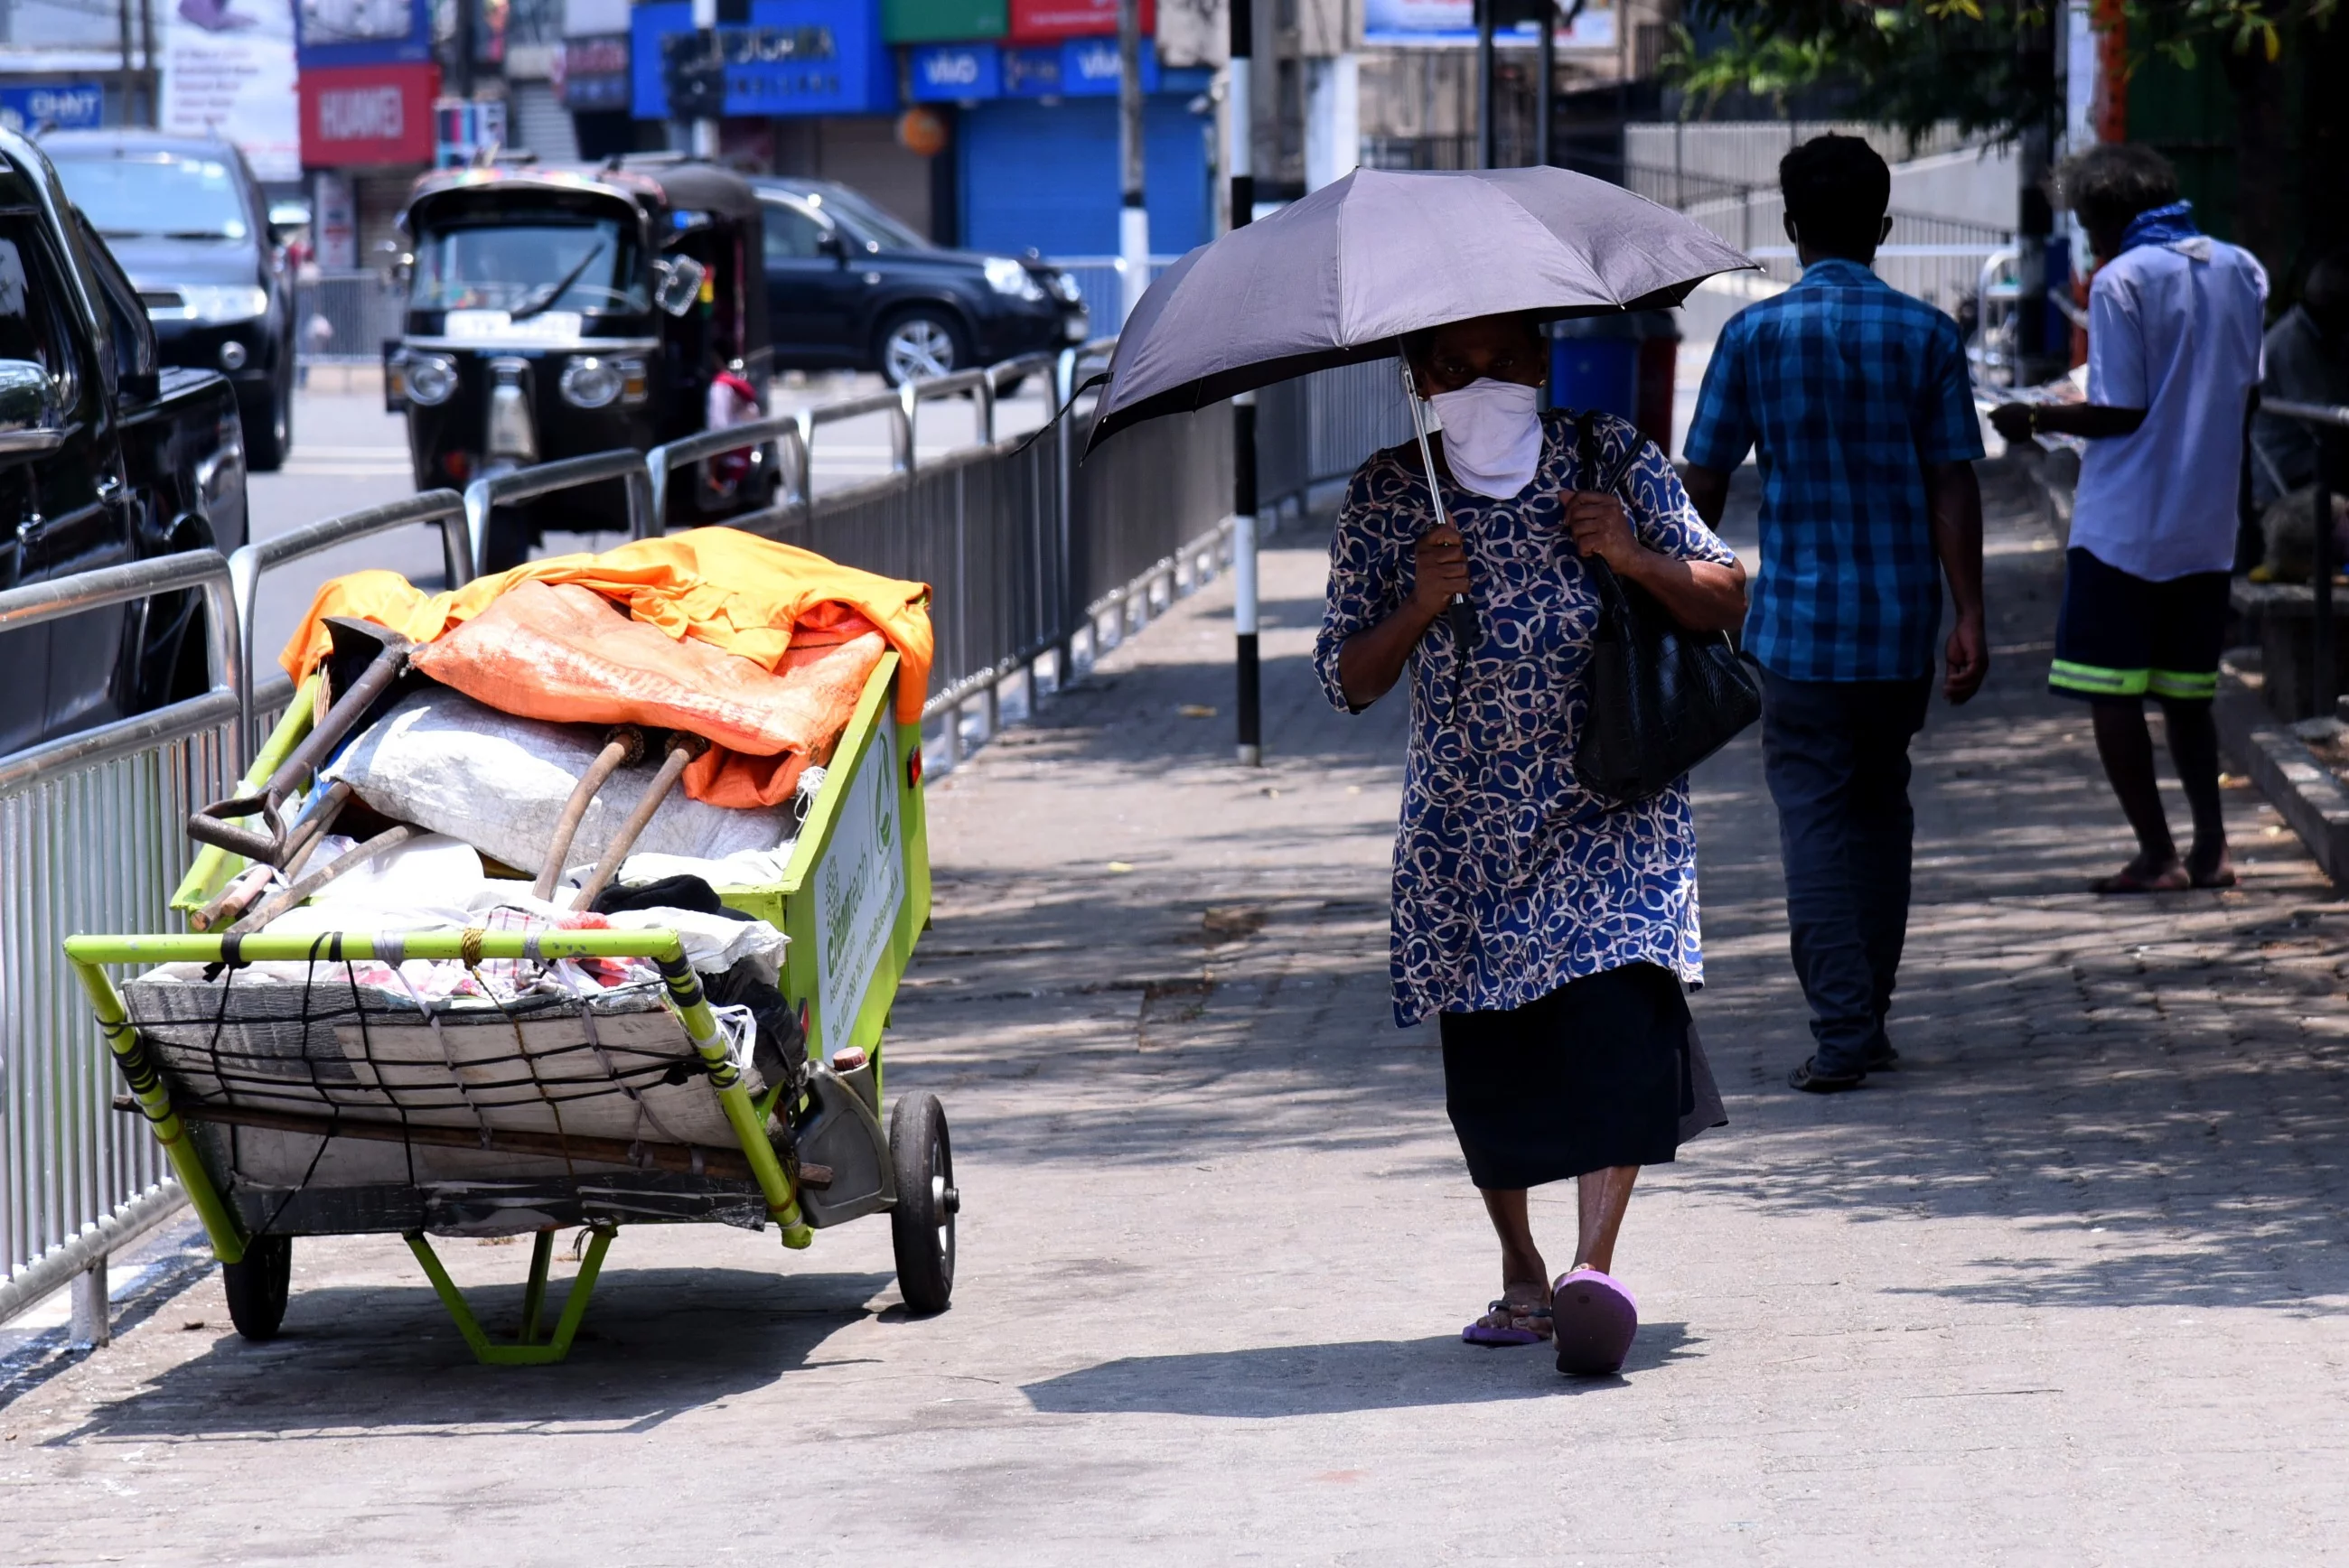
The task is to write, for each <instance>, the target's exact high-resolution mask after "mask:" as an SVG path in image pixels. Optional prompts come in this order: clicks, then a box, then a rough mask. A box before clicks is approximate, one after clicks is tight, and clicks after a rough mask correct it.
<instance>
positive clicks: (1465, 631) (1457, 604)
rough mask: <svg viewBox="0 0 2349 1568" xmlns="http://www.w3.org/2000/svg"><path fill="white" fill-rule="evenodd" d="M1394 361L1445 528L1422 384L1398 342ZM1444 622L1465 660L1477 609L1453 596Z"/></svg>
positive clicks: (1473, 639) (1429, 488) (1432, 499)
mask: <svg viewBox="0 0 2349 1568" xmlns="http://www.w3.org/2000/svg"><path fill="white" fill-rule="evenodd" d="M1395 359H1396V363H1397V364H1399V365H1401V366H1402V397H1403V401H1404V402H1405V403H1407V404H1409V405H1410V406H1411V429H1412V434H1413V435H1414V436H1417V437H1418V438H1419V466H1420V469H1421V471H1422V472H1423V473H1424V474H1426V476H1427V499H1428V500H1429V501H1430V502H1431V503H1433V506H1434V508H1435V526H1436V527H1438V528H1442V527H1444V525H1445V524H1446V523H1448V522H1450V521H1452V519H1451V516H1450V515H1449V514H1448V513H1447V512H1445V511H1444V487H1443V485H1441V484H1440V483H1438V482H1437V480H1436V478H1435V453H1434V451H1433V449H1432V448H1430V447H1429V446H1428V444H1427V418H1426V416H1425V415H1424V414H1423V413H1422V412H1421V410H1420V407H1419V404H1420V397H1419V383H1418V382H1416V381H1414V380H1413V378H1412V374H1411V359H1410V357H1409V356H1406V355H1405V354H1404V353H1403V351H1402V340H1401V339H1399V338H1398V339H1397V340H1396V342H1395ZM1444 619H1445V620H1446V621H1447V622H1449V623H1450V624H1451V626H1452V645H1453V646H1454V647H1455V648H1457V649H1459V650H1460V652H1461V655H1463V656H1465V655H1466V654H1467V652H1468V650H1469V649H1470V648H1472V647H1474V646H1475V644H1476V606H1475V605H1474V604H1472V603H1469V602H1468V595H1467V594H1465V593H1454V595H1452V603H1451V604H1450V606H1449V607H1448V608H1447V609H1446V610H1445V611H1444Z"/></svg>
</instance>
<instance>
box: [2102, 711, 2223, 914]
mask: <svg viewBox="0 0 2349 1568" xmlns="http://www.w3.org/2000/svg"><path fill="white" fill-rule="evenodd" d="M2089 707H2090V708H2091V710H2092V711H2093V712H2094V714H2095V727H2096V756H2097V757H2098V758H2100V759H2101V760H2102V761H2103V763H2104V765H2105V777H2106V779H2110V780H2112V786H2113V793H2114V794H2116V795H2117V796H2119V797H2120V802H2121V811H2122V812H2123V814H2124V815H2126V816H2127V818H2128V823H2129V826H2130V827H2131V828H2132V829H2134V830H2136V832H2137V859H2135V860H2133V861H2130V862H2129V864H2128V873H2129V874H2130V875H2132V876H2135V877H2137V878H2138V879H2139V880H2141V881H2145V882H2151V881H2153V880H2154V879H2155V878H2157V877H2159V876H2161V875H2162V874H2163V873H2165V872H2168V873H2172V874H2173V875H2174V874H2175V873H2176V872H2177V871H2178V844H2177V841H2175V840H2173V839H2172V838H2171V837H2170V836H2169V819H2168V815H2167V814H2165V813H2164V812H2163V810H2162V809H2161V789H2160V786H2159V785H2158V783H2156V782H2155V779H2154V776H2153V735H2152V733H2151V732H2150V731H2149V730H2147V728H2146V724H2145V706H2144V704H2142V703H2140V702H2139V701H2137V699H2136V698H2135V697H2131V698H2128V699H2127V700H2126V701H2121V702H2095V703H2091V704H2090V705H2089ZM2212 783H2213V784H2214V785H2215V784H2216V783H2217V779H2215V778H2214V779H2212ZM2212 792H2213V794H2215V793H2216V790H2215V789H2214V790H2213V791H2212ZM2179 880H2181V881H2182V880H2183V879H2179Z"/></svg>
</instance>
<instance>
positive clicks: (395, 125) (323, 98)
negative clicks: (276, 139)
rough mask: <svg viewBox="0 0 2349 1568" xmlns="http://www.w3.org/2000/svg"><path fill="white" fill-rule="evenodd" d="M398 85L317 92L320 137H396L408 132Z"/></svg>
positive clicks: (372, 138) (347, 139)
mask: <svg viewBox="0 0 2349 1568" xmlns="http://www.w3.org/2000/svg"><path fill="white" fill-rule="evenodd" d="M399 103H400V100H399V89H398V88H394V87H381V88H341V89H339V90H337V91H334V92H323V93H320V94H319V95H318V139H319V140H320V141H396V140H398V139H399V138H400V137H402V136H404V135H406V134H407V130H408V127H407V123H406V121H404V120H403V119H401V118H400V107H399Z"/></svg>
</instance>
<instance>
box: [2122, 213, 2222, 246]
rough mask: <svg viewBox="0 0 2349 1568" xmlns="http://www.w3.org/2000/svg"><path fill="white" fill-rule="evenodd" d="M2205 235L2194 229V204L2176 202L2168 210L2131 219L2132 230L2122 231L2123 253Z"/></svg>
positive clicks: (2129, 224) (2138, 215)
mask: <svg viewBox="0 0 2349 1568" xmlns="http://www.w3.org/2000/svg"><path fill="white" fill-rule="evenodd" d="M2200 232H2202V231H2201V230H2199V229H2198V228H2196V227H2195V226H2194V203H2193V202H2191V201H2172V202H2171V203H2170V204H2169V205H2168V206H2167V207H2151V208H2147V210H2146V211H2142V212H2139V213H2138V214H2137V216H2136V217H2134V218H2131V219H2130V220H2129V222H2128V227H2127V228H2126V229H2124V230H2122V231H2121V251H2122V252H2124V253H2126V252H2128V251H2134V250H2136V249H2137V247H2138V246H2139V245H2167V244H2169V243H2170V242H2173V241H2177V240H2190V239H2192V238H2193V237H2194V236H2195V235H2197V234H2199V233H2200Z"/></svg>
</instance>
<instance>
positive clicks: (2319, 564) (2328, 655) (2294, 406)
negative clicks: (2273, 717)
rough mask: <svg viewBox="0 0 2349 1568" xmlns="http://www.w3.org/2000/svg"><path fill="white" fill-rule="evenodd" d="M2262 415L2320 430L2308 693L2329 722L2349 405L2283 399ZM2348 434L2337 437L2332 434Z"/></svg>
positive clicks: (2313, 501) (2312, 515) (2267, 404)
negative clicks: (2337, 508)
mask: <svg viewBox="0 0 2349 1568" xmlns="http://www.w3.org/2000/svg"><path fill="white" fill-rule="evenodd" d="M2259 411H2260V412H2261V414H2269V415H2273V416H2274V417H2275V418H2279V419H2297V420H2299V421H2300V422H2301V423H2302V424H2303V425H2313V426H2315V427H2317V430H2316V432H2315V435H2316V480H2315V485H2314V491H2315V493H2314V494H2313V495H2311V496H2310V497H2309V521H2310V523H2311V528H2310V530H2309V533H2310V541H2309V542H2310V547H2311V555H2310V561H2309V569H2308V583H2309V588H2310V591H2311V599H2312V601H2313V602H2312V604H2311V606H2310V607H2311V609H2312V610H2313V613H2314V624H2313V627H2312V631H2313V636H2312V638H2311V648H2310V662H2311V663H2312V664H2313V665H2314V668H2313V670H2312V671H2311V672H2310V673H2311V675H2313V676H2314V679H2313V682H2312V683H2311V684H2310V686H2309V688H2308V689H2309V690H2311V691H2313V693H2314V694H2315V698H2316V701H2315V707H2316V712H2317V713H2318V714H2319V715H2321V716H2323V717H2327V718H2330V717H2333V708H2334V706H2335V699H2336V698H2337V697H2338V696H2339V695H2340V694H2339V692H2338V691H2337V689H2336V687H2337V686H2339V684H2340V683H2339V673H2340V667H2341V666H2340V665H2339V664H2337V663H2336V662H2335V655H2334V653H2333V647H2334V624H2333V573H2335V572H2337V571H2339V570H2340V569H2341V562H2337V561H2335V560H2334V559H2333V495H2334V493H2335V491H2336V490H2338V489H2339V488H2341V487H2342V486H2344V484H2349V474H2344V471H2343V469H2344V464H2343V461H2342V457H2341V453H2342V449H2343V448H2344V445H2349V405H2342V404H2330V403H2294V402H2290V401H2288V400H2286V399H2284V398H2281V397H2273V398H2269V397H2263V398H2261V399H2260V403H2259ZM2334 431H2338V432H2343V434H2339V435H2333V434H2330V432H2334Z"/></svg>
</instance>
